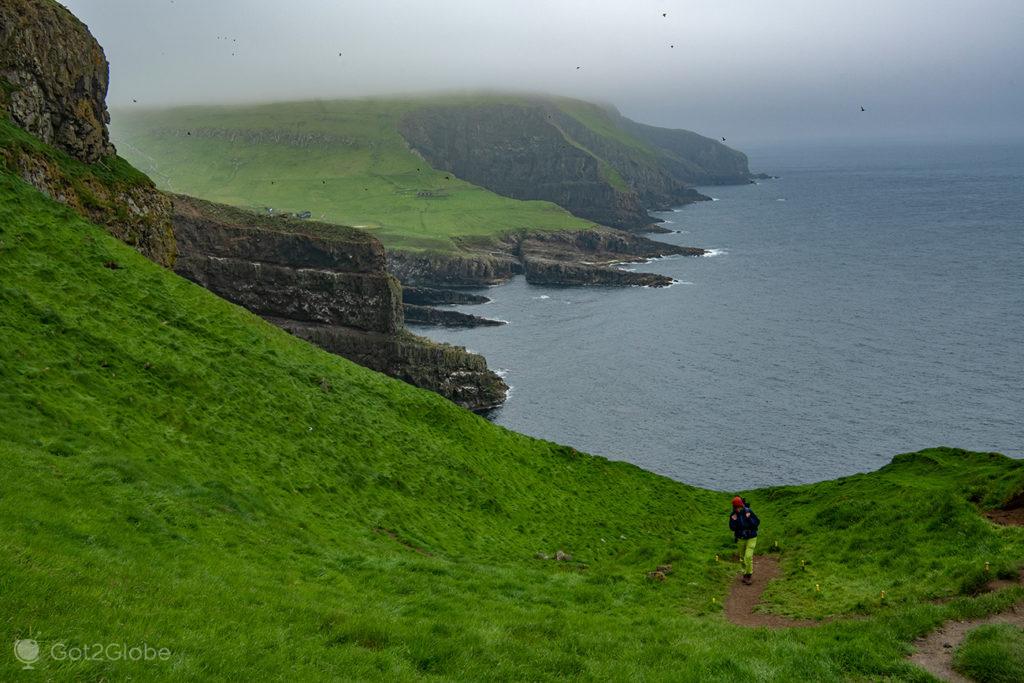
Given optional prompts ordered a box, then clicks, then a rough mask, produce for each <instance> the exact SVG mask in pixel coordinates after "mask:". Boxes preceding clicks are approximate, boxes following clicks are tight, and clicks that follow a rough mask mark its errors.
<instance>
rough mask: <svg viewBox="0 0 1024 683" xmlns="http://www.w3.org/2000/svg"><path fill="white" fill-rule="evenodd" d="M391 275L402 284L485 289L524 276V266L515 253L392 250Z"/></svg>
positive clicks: (390, 258) (390, 252) (389, 257)
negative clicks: (513, 277) (516, 276)
mask: <svg viewBox="0 0 1024 683" xmlns="http://www.w3.org/2000/svg"><path fill="white" fill-rule="evenodd" d="M388 272H390V273H391V274H392V275H394V276H395V277H397V278H398V279H399V280H400V281H401V282H402V284H403V285H412V286H418V287H419V286H426V287H433V288H438V287H441V288H443V287H486V286H488V285H496V284H499V283H502V282H505V281H507V280H509V279H511V278H512V276H513V275H521V274H522V272H523V264H522V263H520V261H519V259H518V258H517V257H516V256H515V255H514V254H512V253H505V252H499V253H497V254H490V253H487V252H477V251H469V252H454V253H447V252H445V253H439V252H409V251H394V250H392V251H389V252H388Z"/></svg>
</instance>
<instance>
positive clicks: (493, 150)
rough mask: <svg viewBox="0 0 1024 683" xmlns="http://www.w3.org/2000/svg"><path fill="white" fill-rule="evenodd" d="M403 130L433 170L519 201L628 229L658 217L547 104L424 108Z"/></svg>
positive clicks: (408, 117) (413, 114)
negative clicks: (575, 139)
mask: <svg viewBox="0 0 1024 683" xmlns="http://www.w3.org/2000/svg"><path fill="white" fill-rule="evenodd" d="M399 131H400V132H401V133H402V135H403V137H405V139H406V141H407V142H408V143H409V145H410V146H411V147H412V148H413V149H415V150H416V151H417V152H419V153H420V154H421V155H422V156H423V157H424V158H425V159H426V160H427V162H428V163H430V165H431V166H433V167H434V168H439V169H444V170H446V171H451V172H452V173H454V174H455V175H457V176H459V177H460V178H463V179H465V180H468V181H469V182H471V183H474V184H476V185H481V186H483V187H486V188H488V189H489V190H491V191H493V192H497V193H498V194H502V195H505V196H506V197H512V198H514V199H543V200H546V201H550V202H554V203H555V204H558V205H559V206H562V207H563V208H565V209H567V210H568V211H570V212H571V213H574V214H576V215H577V216H580V217H581V218H586V219H588V220H592V221H596V222H597V223H601V224H602V225H610V226H612V227H616V228H622V229H627V230H641V229H643V228H644V227H646V226H647V225H650V224H651V223H652V222H653V219H652V218H651V217H650V216H648V215H647V211H646V210H645V209H644V207H643V205H642V204H641V202H640V199H639V197H638V196H637V195H636V193H635V192H632V191H631V190H630V189H629V188H616V187H615V186H613V184H612V182H611V181H610V180H609V179H608V178H607V177H606V175H607V172H606V170H605V169H604V168H603V167H602V164H601V161H600V160H599V159H597V158H596V157H594V156H593V155H592V154H590V153H588V152H587V151H585V150H583V149H580V148H578V147H576V146H575V145H573V144H571V142H570V141H569V140H567V139H566V137H565V135H564V134H563V133H562V131H561V130H559V128H558V127H557V126H556V125H554V124H553V123H552V121H551V119H550V118H549V115H548V112H547V110H546V109H545V108H542V107H523V106H517V105H503V104H498V105H481V106H439V107H424V108H422V109H417V110H415V111H413V112H410V113H409V114H408V115H406V116H405V117H404V118H403V119H402V121H401V123H400V125H399Z"/></svg>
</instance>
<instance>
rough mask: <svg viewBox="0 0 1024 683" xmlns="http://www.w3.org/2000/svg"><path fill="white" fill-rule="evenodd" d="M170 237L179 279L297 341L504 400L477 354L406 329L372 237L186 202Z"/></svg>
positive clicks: (454, 391) (178, 207)
mask: <svg viewBox="0 0 1024 683" xmlns="http://www.w3.org/2000/svg"><path fill="white" fill-rule="evenodd" d="M174 230H175V234H176V236H177V240H178V247H179V249H180V252H181V255H180V257H179V258H178V261H177V263H176V264H175V271H176V272H178V273H179V274H180V275H183V276H184V277H187V278H189V279H190V280H192V281H194V282H197V283H198V284H200V285H202V286H204V287H206V288H207V289H209V290H210V291H212V292H214V293H215V294H217V295H219V296H222V297H224V298H225V299H227V300H229V301H232V302H234V303H237V304H239V305H241V306H244V307H245V308H248V309H249V310H250V311H252V312H253V313H256V314H257V315H260V316H263V317H264V318H266V319H267V320H269V321H271V322H273V323H274V324H276V325H278V326H280V327H282V328H284V329H286V330H288V331H289V332H291V333H292V334H295V335H297V336H299V337H302V338H303V339H306V340H307V341H310V342H312V343H314V344H317V345H318V346H320V347H322V348H324V349H326V350H328V351H330V352H332V353H337V354H339V355H342V356H345V357H346V358H349V359H350V360H353V361H355V362H357V363H359V364H360V365H364V366H366V367H369V368H371V369H373V370H377V371H378V372H383V373H385V374H388V375H391V376H392V377H397V378H399V379H402V380H405V381H407V382H409V383H411V384H415V385H416V386H419V387H421V388H424V389H430V390H432V391H436V392H437V393H439V394H441V395H442V396H445V397H446V398H449V399H451V400H452V401H454V402H455V403H458V404H460V405H462V406H464V407H466V408H469V409H471V410H484V409H487V408H492V407H494V406H496V405H499V404H500V403H501V402H502V401H504V398H505V392H506V391H507V389H508V387H507V386H506V385H505V383H504V382H503V381H502V380H501V378H500V377H498V376H497V375H495V374H494V373H493V372H491V371H490V370H488V369H487V362H486V361H485V360H484V359H483V358H482V357H481V356H478V355H475V354H471V353H468V352H466V350H465V349H462V348H458V347H453V346H447V345H442V344H436V343H434V342H431V341H429V340H427V339H423V338H421V337H416V336H414V335H412V334H409V333H408V332H407V331H406V330H405V325H404V320H403V308H402V292H401V287H400V285H399V284H398V282H397V280H395V278H394V277H392V276H391V275H389V274H388V273H387V271H386V270H385V263H386V258H385V254H384V248H383V246H382V245H381V244H380V242H378V241H377V240H376V239H375V238H373V237H372V236H370V235H369V234H367V233H364V232H362V231H359V230H354V229H351V228H344V227H341V226H327V225H321V224H317V223H314V222H309V221H298V220H288V219H280V218H270V217H266V216H257V215H255V214H249V213H247V212H245V211H241V210H239V209H232V208H230V207H225V206H221V205H217V204H212V203H210V202H204V201H201V200H197V199H193V198H190V197H182V196H176V197H174ZM453 312H454V311H453Z"/></svg>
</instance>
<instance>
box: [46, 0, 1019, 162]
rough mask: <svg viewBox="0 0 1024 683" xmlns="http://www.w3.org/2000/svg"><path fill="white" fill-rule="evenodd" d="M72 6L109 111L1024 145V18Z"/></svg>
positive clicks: (988, 1)
mask: <svg viewBox="0 0 1024 683" xmlns="http://www.w3.org/2000/svg"><path fill="white" fill-rule="evenodd" d="M65 4H66V5H67V6H68V8H69V9H71V10H72V11H73V12H74V13H75V14H76V15H77V16H78V17H79V18H81V19H82V20H83V21H85V22H86V23H87V24H88V25H89V28H90V29H91V30H92V32H93V34H94V35H95V36H96V37H97V38H98V39H99V41H100V43H101V44H102V45H103V46H104V48H105V50H106V53H107V58H108V59H109V61H110V65H111V67H110V68H111V88H110V97H109V101H110V103H111V105H112V106H115V107H116V106H120V105H125V106H128V105H131V106H153V105H165V104H177V103H222V102H238V101H252V100H259V101H272V100H288V99H297V98H311V97H313V98H325V99H329V98H338V97H351V96H360V95H373V94H382V93H398V92H407V91H424V90H438V89H467V88H468V89H476V88H492V89H513V90H535V91H543V92H550V93H558V94H565V95H571V96H577V97H582V98H586V99H592V100H600V101H605V102H611V103H613V104H615V105H616V106H618V107H619V109H620V110H621V111H622V112H623V113H624V114H626V115H628V116H631V117H632V118H636V119H638V120H641V121H644V122H647V123H653V124H657V125H663V126H671V127H681V128H690V129H693V130H696V131H698V132H701V133H705V134H707V135H713V136H722V135H724V136H727V137H729V141H730V143H731V144H736V145H737V146H739V147H742V144H743V143H744V142H747V143H759V142H771V141H773V140H780V139H794V138H803V137H826V138H835V139H843V138H889V139H899V138H918V137H922V138H937V137H944V136H949V137H982V138H984V137H991V138H1006V137H1013V138H1018V139H1019V138H1021V137H1024V87H1022V86H1024V76H1022V74H1024V0H959V1H957V2H953V1H950V0H663V1H661V2H652V1H649V0H621V1H619V2H611V1H608V0H565V1H550V2H540V1H539V0H513V1H505V0H431V1H429V2H413V1H411V0H173V1H172V0H67V1H66V2H65ZM663 12H664V13H667V16H664V17H663V16H662V13H663ZM672 46H674V47H672ZM339 53H340V56H339ZM577 67H580V68H579V69H577ZM132 100H138V104H134V105H132ZM861 105H863V106H864V107H865V108H866V109H867V111H866V112H863V113H862V112H861V111H860V106H861Z"/></svg>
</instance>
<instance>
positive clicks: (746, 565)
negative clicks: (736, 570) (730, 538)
mask: <svg viewBox="0 0 1024 683" xmlns="http://www.w3.org/2000/svg"><path fill="white" fill-rule="evenodd" d="M737 543H739V546H740V564H741V565H743V573H744V574H753V573H754V548H755V547H756V546H757V537H756V536H755V537H754V538H741V539H740V540H739V541H737Z"/></svg>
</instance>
